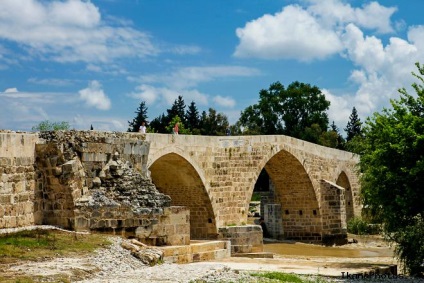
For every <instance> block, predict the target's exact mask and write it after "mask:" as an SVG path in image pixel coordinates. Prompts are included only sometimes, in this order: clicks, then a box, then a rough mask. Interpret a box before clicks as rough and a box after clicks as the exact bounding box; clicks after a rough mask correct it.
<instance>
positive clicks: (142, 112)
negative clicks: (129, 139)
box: [128, 101, 147, 132]
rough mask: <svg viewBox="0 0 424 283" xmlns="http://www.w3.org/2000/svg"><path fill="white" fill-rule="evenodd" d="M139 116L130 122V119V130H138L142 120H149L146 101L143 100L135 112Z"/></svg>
mask: <svg viewBox="0 0 424 283" xmlns="http://www.w3.org/2000/svg"><path fill="white" fill-rule="evenodd" d="M134 113H135V114H137V116H136V117H135V118H134V119H133V120H132V121H131V122H130V121H128V126H129V127H128V132H138V129H139V128H140V125H141V123H142V122H146V121H147V107H146V103H145V102H144V101H142V102H141V103H140V106H139V107H138V108H137V111H135V112H134Z"/></svg>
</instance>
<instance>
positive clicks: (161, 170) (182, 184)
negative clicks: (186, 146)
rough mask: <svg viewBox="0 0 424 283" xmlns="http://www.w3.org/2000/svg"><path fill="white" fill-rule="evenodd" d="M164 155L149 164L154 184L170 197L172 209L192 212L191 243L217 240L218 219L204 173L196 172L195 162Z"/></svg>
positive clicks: (168, 153) (169, 151) (173, 154)
mask: <svg viewBox="0 0 424 283" xmlns="http://www.w3.org/2000/svg"><path fill="white" fill-rule="evenodd" d="M161 153H162V154H163V155H161V156H160V155H159V154H157V155H156V158H155V159H153V158H152V160H154V161H153V162H150V163H149V164H150V166H149V170H150V174H151V178H152V181H153V183H154V184H155V185H156V187H157V189H158V190H159V191H160V192H161V193H164V194H167V195H169V196H170V197H171V205H173V206H185V207H188V208H189V209H190V237H191V238H192V239H211V238H216V236H217V226H216V217H215V213H214V210H213V207H212V203H211V200H210V197H209V194H208V192H207V189H206V187H205V182H204V178H202V175H201V174H202V173H201V171H200V172H199V170H196V168H195V166H194V165H195V163H194V162H193V161H192V160H187V158H185V157H184V156H182V155H180V154H178V153H176V152H175V151H173V150H172V149H169V148H168V149H164V150H162V151H161Z"/></svg>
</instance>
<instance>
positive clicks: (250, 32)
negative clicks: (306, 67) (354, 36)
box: [234, 5, 342, 61]
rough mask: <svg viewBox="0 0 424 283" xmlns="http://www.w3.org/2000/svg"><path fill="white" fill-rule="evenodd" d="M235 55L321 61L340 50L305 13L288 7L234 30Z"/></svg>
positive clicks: (335, 39)
mask: <svg viewBox="0 0 424 283" xmlns="http://www.w3.org/2000/svg"><path fill="white" fill-rule="evenodd" d="M236 34H237V37H238V38H239V39H240V44H239V45H238V46H237V47H236V50H235V52H234V55H235V56H237V57H257V58H263V59H289V58H295V59H299V60H303V61H309V60H312V59H323V58H325V57H327V56H330V55H332V54H335V53H337V52H339V51H341V50H342V45H341V43H340V40H339V38H338V36H337V34H336V33H335V32H334V31H333V30H331V29H328V28H325V27H323V26H321V25H320V23H319V22H318V21H317V19H316V18H314V17H313V16H312V15H311V14H310V13H309V12H308V11H306V10H304V9H303V8H301V7H300V6H295V5H289V6H286V7H285V8H284V9H283V10H282V11H281V12H279V13H276V14H275V15H264V16H262V17H261V18H259V19H257V20H254V21H251V22H249V23H247V24H246V25H245V27H244V28H238V29H237V30H236Z"/></svg>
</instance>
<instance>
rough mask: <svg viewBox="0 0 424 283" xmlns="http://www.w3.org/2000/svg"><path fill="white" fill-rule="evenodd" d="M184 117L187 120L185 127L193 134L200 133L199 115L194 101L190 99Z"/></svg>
mask: <svg viewBox="0 0 424 283" xmlns="http://www.w3.org/2000/svg"><path fill="white" fill-rule="evenodd" d="M185 117H186V121H187V129H189V130H190V131H191V132H192V133H193V134H200V129H199V126H200V115H199V110H197V107H196V103H195V102H194V101H192V102H191V103H190V105H189V106H188V109H187V112H186V114H185Z"/></svg>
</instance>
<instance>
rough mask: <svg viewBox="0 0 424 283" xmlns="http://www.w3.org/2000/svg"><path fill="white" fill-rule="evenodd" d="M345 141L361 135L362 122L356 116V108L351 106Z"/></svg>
mask: <svg viewBox="0 0 424 283" xmlns="http://www.w3.org/2000/svg"><path fill="white" fill-rule="evenodd" d="M344 130H345V132H346V141H347V142H349V141H350V140H351V139H353V138H354V137H355V136H358V135H359V136H362V122H361V119H359V117H358V112H357V111H356V108H355V107H353V109H352V113H351V114H350V116H349V121H348V122H347V125H346V128H344Z"/></svg>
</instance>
